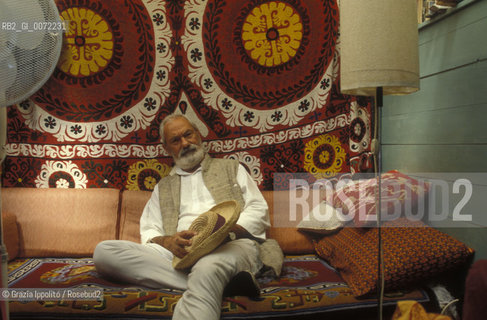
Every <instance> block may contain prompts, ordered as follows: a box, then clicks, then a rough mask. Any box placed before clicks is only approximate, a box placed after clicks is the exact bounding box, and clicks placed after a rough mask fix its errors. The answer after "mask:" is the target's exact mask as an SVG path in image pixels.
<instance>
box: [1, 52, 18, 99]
mask: <svg viewBox="0 0 487 320" xmlns="http://www.w3.org/2000/svg"><path fill="white" fill-rule="evenodd" d="M0 70H2V79H1V80H0V108H1V107H6V106H7V97H6V95H7V90H8V88H10V86H11V85H12V84H13V83H14V82H15V78H16V77H17V61H15V57H14V56H13V54H10V55H9V56H7V58H6V59H1V60H0Z"/></svg>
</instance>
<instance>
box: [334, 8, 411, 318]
mask: <svg viewBox="0 0 487 320" xmlns="http://www.w3.org/2000/svg"><path fill="white" fill-rule="evenodd" d="M339 10H340V87H341V92H342V93H344V94H351V95H365V96H374V97H375V106H376V108H375V110H374V111H375V112H374V114H375V115H376V121H375V125H376V130H374V131H375V132H374V140H373V142H372V149H373V150H372V151H373V153H374V159H375V161H374V162H375V163H376V168H375V169H376V173H377V177H378V178H377V180H378V183H377V185H378V190H377V196H376V201H377V206H376V207H377V231H378V239H379V240H378V275H377V278H378V282H377V291H378V300H379V303H378V316H379V319H382V305H383V296H384V265H383V255H382V252H383V250H382V239H381V217H380V212H381V182H380V181H381V180H380V176H381V171H382V159H381V157H382V150H381V109H382V96H383V95H390V94H393V95H401V94H409V93H413V92H415V91H417V90H419V55H418V22H417V11H416V0H368V1H363V0H339Z"/></svg>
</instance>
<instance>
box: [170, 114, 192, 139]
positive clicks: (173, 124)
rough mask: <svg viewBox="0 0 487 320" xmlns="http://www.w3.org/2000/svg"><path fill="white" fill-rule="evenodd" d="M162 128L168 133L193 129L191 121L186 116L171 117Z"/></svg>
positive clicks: (175, 133) (178, 132)
mask: <svg viewBox="0 0 487 320" xmlns="http://www.w3.org/2000/svg"><path fill="white" fill-rule="evenodd" d="M164 129H165V132H166V133H167V134H168V135H177V134H180V133H181V132H184V131H186V130H188V129H190V130H191V129H193V130H194V128H193V126H192V125H191V123H190V122H189V121H188V120H187V119H186V118H183V117H181V118H174V119H172V120H171V121H169V122H168V123H166V126H165V128H164Z"/></svg>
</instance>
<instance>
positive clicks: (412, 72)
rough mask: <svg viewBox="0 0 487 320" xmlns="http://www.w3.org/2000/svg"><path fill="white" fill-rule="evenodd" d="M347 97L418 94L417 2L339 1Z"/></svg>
mask: <svg viewBox="0 0 487 320" xmlns="http://www.w3.org/2000/svg"><path fill="white" fill-rule="evenodd" d="M340 57H341V58H340V79H341V80H340V86H341V91H342V93H345V94H353V95H366V96H374V95H375V92H376V88H377V87H382V90H383V94H385V95H386V94H408V93H412V92H415V91H417V90H418V89H419V56H418V22H417V12H416V0H367V1H364V0H341V1H340Z"/></svg>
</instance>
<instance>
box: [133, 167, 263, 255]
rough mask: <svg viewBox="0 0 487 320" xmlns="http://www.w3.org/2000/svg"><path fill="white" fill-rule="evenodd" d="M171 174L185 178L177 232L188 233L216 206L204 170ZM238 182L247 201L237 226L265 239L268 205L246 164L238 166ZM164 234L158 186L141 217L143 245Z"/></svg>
mask: <svg viewBox="0 0 487 320" xmlns="http://www.w3.org/2000/svg"><path fill="white" fill-rule="evenodd" d="M170 174H178V175H180V176H181V202H180V215H179V221H178V228H177V231H178V232H179V231H183V230H188V228H189V226H190V225H191V223H192V222H193V220H194V219H195V218H196V217H197V216H199V215H200V214H201V213H203V212H206V211H208V210H209V209H211V208H212V207H213V206H215V205H216V203H215V201H214V200H213V197H212V196H211V194H210V192H209V191H208V189H207V188H206V186H205V184H204V182H203V175H202V169H201V167H200V168H198V169H197V170H196V171H194V172H192V173H188V172H185V171H184V170H181V169H180V168H174V169H173V170H172V171H171V173H170ZM237 183H238V184H239V186H240V188H241V190H242V194H243V198H244V201H245V205H244V208H243V209H242V211H241V213H240V217H239V219H238V221H237V224H239V225H241V226H242V227H244V228H245V229H246V230H247V231H248V232H250V233H251V234H252V235H253V236H254V237H257V238H260V239H265V230H266V229H267V228H268V227H269V226H270V223H269V216H268V214H267V210H268V207H267V203H266V201H265V199H264V197H263V196H262V194H261V192H260V190H259V188H258V187H257V184H256V183H255V182H254V180H253V179H252V177H251V176H250V175H249V174H248V172H247V170H245V168H244V167H243V166H242V165H239V167H238V171H237ZM164 235H165V232H164V228H163V221H162V215H161V208H160V202H159V188H158V185H156V186H155V188H154V191H153V192H152V195H151V197H150V199H149V201H148V202H147V204H146V206H145V207H144V211H143V212H142V216H141V218H140V237H141V243H143V244H145V243H147V242H148V241H149V240H150V239H152V238H154V237H157V236H164ZM155 246H157V247H158V248H157V249H159V250H160V249H164V248H162V247H161V246H159V245H155ZM164 250H165V249H164ZM166 251H167V250H166ZM166 254H167V252H166Z"/></svg>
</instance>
